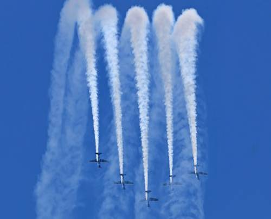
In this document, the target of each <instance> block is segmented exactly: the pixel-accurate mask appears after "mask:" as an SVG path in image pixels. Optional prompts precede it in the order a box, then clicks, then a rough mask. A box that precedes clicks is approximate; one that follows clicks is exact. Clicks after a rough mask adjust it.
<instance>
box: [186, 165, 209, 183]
mask: <svg viewBox="0 0 271 219" xmlns="http://www.w3.org/2000/svg"><path fill="white" fill-rule="evenodd" d="M198 166H199V165H194V171H193V172H190V174H195V176H196V178H197V179H198V180H200V175H203V176H207V175H208V173H205V172H199V171H198V169H197V167H198Z"/></svg>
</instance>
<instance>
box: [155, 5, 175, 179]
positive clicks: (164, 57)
mask: <svg viewBox="0 0 271 219" xmlns="http://www.w3.org/2000/svg"><path fill="white" fill-rule="evenodd" d="M173 25H174V14H173V11H172V8H171V6H167V5H164V4H162V5H160V6H158V7H157V9H156V10H155V12H154V14H153V28H154V32H155V34H156V38H157V44H158V60H159V64H160V69H161V74H162V79H163V83H164V90H165V108H166V122H167V142H168V157H169V172H170V175H173V112H172V111H173V110H172V71H173V66H172V65H173V62H172V48H171V32H172V29H173ZM171 179H172V178H171Z"/></svg>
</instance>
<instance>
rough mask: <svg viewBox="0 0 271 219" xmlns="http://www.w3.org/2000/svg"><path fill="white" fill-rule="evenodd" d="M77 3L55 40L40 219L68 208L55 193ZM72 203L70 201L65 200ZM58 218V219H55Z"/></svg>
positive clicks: (72, 1) (68, 5) (64, 14)
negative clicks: (67, 73)
mask: <svg viewBox="0 0 271 219" xmlns="http://www.w3.org/2000/svg"><path fill="white" fill-rule="evenodd" d="M76 4H77V2H76V0H69V1H66V2H65V4H64V6H63V8H62V11H61V13H60V20H59V24H58V32H57V35H56V39H55V54H54V56H55V58H54V63H53V69H52V72H51V88H50V98H51V100H50V102H51V103H50V105H51V106H50V107H51V109H50V114H49V129H48V142H47V151H46V152H45V154H44V157H43V161H42V167H41V169H42V170H41V175H40V177H39V180H38V182H37V186H36V190H35V195H36V198H37V200H36V201H37V206H36V210H37V218H52V215H53V214H54V215H56V212H55V213H54V211H55V210H56V209H58V210H57V212H58V214H60V215H61V214H62V213H64V211H65V209H64V208H65V207H67V206H63V205H61V203H60V202H58V200H59V199H61V197H63V196H64V195H65V194H64V193H61V191H56V190H57V188H56V185H54V182H55V181H56V180H60V181H61V180H63V178H62V175H59V172H58V171H59V169H58V168H56V167H57V166H58V165H57V164H56V162H57V161H58V160H59V159H60V156H61V155H60V154H59V152H60V149H61V148H60V143H61V142H60V138H61V130H62V115H63V106H64V103H63V102H64V93H65V86H66V72H67V66H68V62H69V57H70V52H71V46H72V42H73V37H74V28H75V23H76V15H77V12H76ZM66 198H67V200H69V197H66ZM54 218H56V217H54Z"/></svg>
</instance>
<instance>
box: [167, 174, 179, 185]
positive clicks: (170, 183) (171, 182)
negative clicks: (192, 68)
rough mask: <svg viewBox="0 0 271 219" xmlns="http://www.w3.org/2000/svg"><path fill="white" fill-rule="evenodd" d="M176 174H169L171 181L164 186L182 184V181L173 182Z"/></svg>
mask: <svg viewBox="0 0 271 219" xmlns="http://www.w3.org/2000/svg"><path fill="white" fill-rule="evenodd" d="M175 176H176V175H169V182H168V183H164V184H163V186H180V185H182V184H181V183H180V182H173V178H174V177H175Z"/></svg>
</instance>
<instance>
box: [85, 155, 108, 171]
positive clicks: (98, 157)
mask: <svg viewBox="0 0 271 219" xmlns="http://www.w3.org/2000/svg"><path fill="white" fill-rule="evenodd" d="M101 154H102V153H95V155H96V158H95V160H90V161H89V162H90V163H97V166H98V168H101V163H107V162H108V161H107V160H104V159H101V158H100V155H101Z"/></svg>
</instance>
